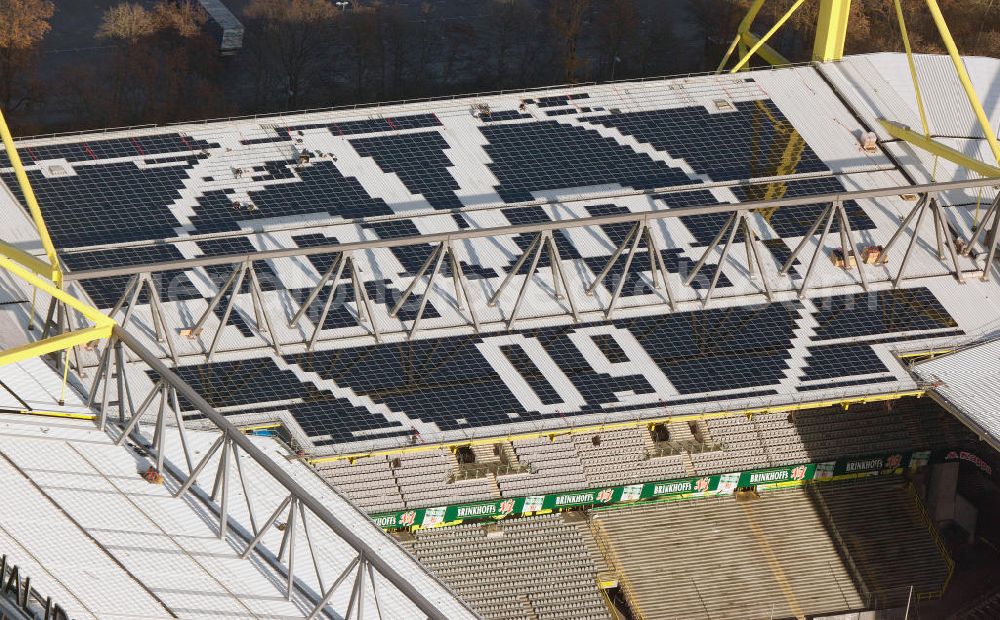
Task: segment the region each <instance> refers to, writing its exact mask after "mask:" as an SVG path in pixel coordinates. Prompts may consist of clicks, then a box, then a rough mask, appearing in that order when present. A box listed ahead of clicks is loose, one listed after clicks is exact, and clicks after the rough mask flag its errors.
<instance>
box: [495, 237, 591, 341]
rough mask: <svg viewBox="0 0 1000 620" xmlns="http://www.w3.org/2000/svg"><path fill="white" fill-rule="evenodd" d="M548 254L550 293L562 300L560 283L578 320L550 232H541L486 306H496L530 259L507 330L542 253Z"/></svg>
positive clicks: (515, 318) (512, 322)
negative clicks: (550, 280) (550, 277)
mask: <svg viewBox="0 0 1000 620" xmlns="http://www.w3.org/2000/svg"><path fill="white" fill-rule="evenodd" d="M546 251H547V252H548V254H549V265H550V269H551V271H552V291H553V295H554V297H555V298H556V299H562V298H563V294H562V292H561V290H562V289H560V282H561V283H562V288H564V289H565V290H566V300H567V301H568V302H569V307H570V313H571V314H572V315H573V319H574V320H579V314H578V313H577V310H576V302H575V301H574V299H573V293H572V289H571V288H570V286H569V282H568V281H567V279H566V274H565V272H564V271H563V269H562V265H561V264H557V263H558V262H559V250H558V249H557V248H556V244H555V241H553V239H552V231H551V230H548V229H546V230H541V231H539V232H538V234H536V235H535V236H534V238H533V239H532V240H531V243H529V244H528V247H527V248H525V250H524V252H523V253H522V254H521V257H520V258H518V259H517V262H516V263H514V267H513V268H511V270H510V271H509V272H507V275H506V277H504V279H503V282H501V283H500V286H498V287H497V290H496V291H495V292H494V293H493V295H492V296H491V297H490V299H489V301H488V302H487V305H488V306H490V307H491V308H492V307H494V306H496V305H497V301H498V300H499V299H500V295H501V294H503V292H504V290H505V289H506V288H507V286H508V285H509V284H510V282H511V281H512V280H513V279H514V277H515V276H516V275H518V273H519V272H520V271H521V267H523V266H524V263H525V262H526V261H527V260H528V258H529V257H530V258H531V266H529V267H528V273H527V274H525V276H524V281H523V282H522V283H521V288H520V289H518V292H517V299H515V301H514V307H513V309H511V311H510V316H509V317H508V318H507V329H510V328H511V327H513V325H514V321H516V320H517V314H518V311H519V310H520V309H521V304H522V302H523V301H524V293H525V291H526V290H527V289H528V284H529V283H530V282H531V280H532V278H533V277H534V275H535V271H537V269H538V263H539V261H540V260H541V258H542V252H546Z"/></svg>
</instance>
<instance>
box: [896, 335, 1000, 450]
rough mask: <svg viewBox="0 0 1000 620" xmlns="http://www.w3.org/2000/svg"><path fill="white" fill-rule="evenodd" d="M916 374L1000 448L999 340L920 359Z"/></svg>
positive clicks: (963, 420)
mask: <svg viewBox="0 0 1000 620" xmlns="http://www.w3.org/2000/svg"><path fill="white" fill-rule="evenodd" d="M913 374H914V375H916V376H917V377H918V378H919V379H920V380H921V381H923V382H925V383H926V384H927V385H928V388H929V392H930V394H931V396H932V397H933V398H934V399H935V400H936V401H938V402H939V403H941V405H942V406H944V407H945V408H946V409H947V410H948V411H950V412H951V413H952V414H954V415H955V416H956V417H958V419H960V420H962V422H964V423H965V424H966V426H968V427H969V428H971V429H972V430H973V431H975V432H976V433H977V434H978V435H979V436H980V438H981V439H982V440H984V441H986V442H987V443H989V444H990V445H991V446H993V448H994V449H995V450H1000V406H998V405H1000V340H990V341H988V342H984V343H982V344H976V345H971V346H967V347H962V348H960V349H958V350H957V351H955V352H953V353H948V354H946V355H942V356H941V357H936V358H934V359H931V360H928V361H926V362H921V363H919V364H916V365H914V367H913Z"/></svg>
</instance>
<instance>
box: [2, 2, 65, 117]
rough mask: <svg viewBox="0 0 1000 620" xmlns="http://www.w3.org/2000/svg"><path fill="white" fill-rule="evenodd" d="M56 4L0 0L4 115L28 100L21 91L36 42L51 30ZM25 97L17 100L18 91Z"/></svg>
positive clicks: (29, 67) (26, 89)
mask: <svg viewBox="0 0 1000 620" xmlns="http://www.w3.org/2000/svg"><path fill="white" fill-rule="evenodd" d="M53 13H55V5H54V4H53V3H52V2H50V1H49V0H0V102H2V103H3V109H4V111H6V112H10V111H12V110H15V109H17V108H18V107H20V106H21V105H22V104H23V103H24V102H25V101H27V100H28V99H30V98H31V96H32V94H31V91H32V88H31V87H30V85H28V86H29V87H28V88H23V87H24V86H25V84H24V83H23V82H24V81H25V80H24V78H25V77H26V76H27V75H29V74H30V69H31V65H32V62H33V60H34V57H35V51H36V50H37V47H38V44H39V42H41V40H42V38H43V37H45V34H46V33H47V32H48V31H49V30H50V29H51V26H50V25H49V19H51V18H52V15H53ZM22 88H23V90H25V91H26V94H24V95H22V96H21V97H20V98H16V93H17V92H18V91H19V90H21V89H22Z"/></svg>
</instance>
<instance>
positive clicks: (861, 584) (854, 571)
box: [803, 482, 875, 606]
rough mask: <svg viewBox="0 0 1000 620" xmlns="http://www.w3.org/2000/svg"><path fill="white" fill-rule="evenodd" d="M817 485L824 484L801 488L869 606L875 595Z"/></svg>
mask: <svg viewBox="0 0 1000 620" xmlns="http://www.w3.org/2000/svg"><path fill="white" fill-rule="evenodd" d="M817 484H824V483H823V482H814V483H812V484H805V485H803V486H804V487H805V490H806V494H807V495H808V496H809V497H810V498H811V499H812V500H813V504H814V505H815V506H816V507H817V508H818V509H819V511H820V514H821V516H822V519H823V522H824V524H826V526H827V530H828V531H829V533H830V536H831V537H832V538H833V540H834V547H835V548H836V550H837V555H839V556H840V557H841V559H842V560H843V561H844V565H845V567H846V568H847V570H848V572H849V573H850V576H851V581H853V582H854V585H855V587H856V588H857V589H858V590H859V594H861V598H862V600H863V601H864V602H865V604H866V605H868V606H871V605H872V604H873V603H874V596H875V594H874V592H872V590H871V589H870V588H869V587H868V584H867V583H865V580H864V577H863V576H862V574H861V570H860V569H859V568H858V565H857V564H855V562H854V557H853V556H852V555H851V551H850V549H849V548H848V546H847V541H845V540H844V537H843V535H841V533H840V530H839V529H838V528H837V524H836V521H835V520H834V518H833V514H832V513H831V512H830V508H829V507H828V506H827V505H826V500H825V499H823V495H822V494H821V493H820V492H819V491H818V490H817V488H816V487H815V485H817Z"/></svg>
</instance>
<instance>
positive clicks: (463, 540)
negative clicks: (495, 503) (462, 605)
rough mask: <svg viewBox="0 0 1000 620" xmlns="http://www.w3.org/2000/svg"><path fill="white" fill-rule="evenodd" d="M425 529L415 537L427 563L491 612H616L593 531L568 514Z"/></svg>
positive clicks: (570, 617)
mask: <svg viewBox="0 0 1000 620" xmlns="http://www.w3.org/2000/svg"><path fill="white" fill-rule="evenodd" d="M501 530H502V534H500V535H498V536H491V537H487V536H486V532H485V530H484V527H483V526H481V525H460V526H456V527H447V528H440V529H431V530H421V531H418V532H417V533H416V538H415V540H413V541H412V542H409V543H407V546H408V547H409V548H410V550H411V551H412V552H413V553H414V554H415V555H416V557H417V559H419V560H420V561H421V562H422V563H423V564H424V565H425V566H427V567H428V568H430V569H431V570H432V571H433V572H435V573H436V574H437V575H438V576H439V577H440V578H441V579H443V580H444V581H445V582H446V583H447V584H448V585H450V586H451V587H452V588H453V589H454V590H455V591H456V592H457V593H458V594H459V595H460V596H461V597H462V598H463V599H464V600H465V601H467V602H468V603H469V604H470V605H471V606H472V607H473V608H474V609H475V610H476V611H478V612H479V613H480V614H482V616H483V617H484V618H498V619H503V620H507V619H509V618H538V619H539V620H543V619H544V620H548V619H552V620H558V619H566V620H577V619H581V620H582V619H587V618H592V619H595V620H596V619H602V620H606V619H608V618H609V613H608V611H607V608H606V607H605V606H604V603H603V602H602V600H601V598H600V593H599V592H598V590H597V587H596V579H597V569H596V568H595V566H594V562H593V560H592V559H591V556H590V554H589V552H588V551H587V545H586V542H585V540H584V537H583V535H584V534H585V530H582V529H579V528H578V527H576V526H574V525H572V524H567V523H565V522H564V521H563V517H562V516H561V515H545V516H539V517H529V518H525V519H518V520H516V521H510V522H507V523H504V524H503V525H502V526H501Z"/></svg>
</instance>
